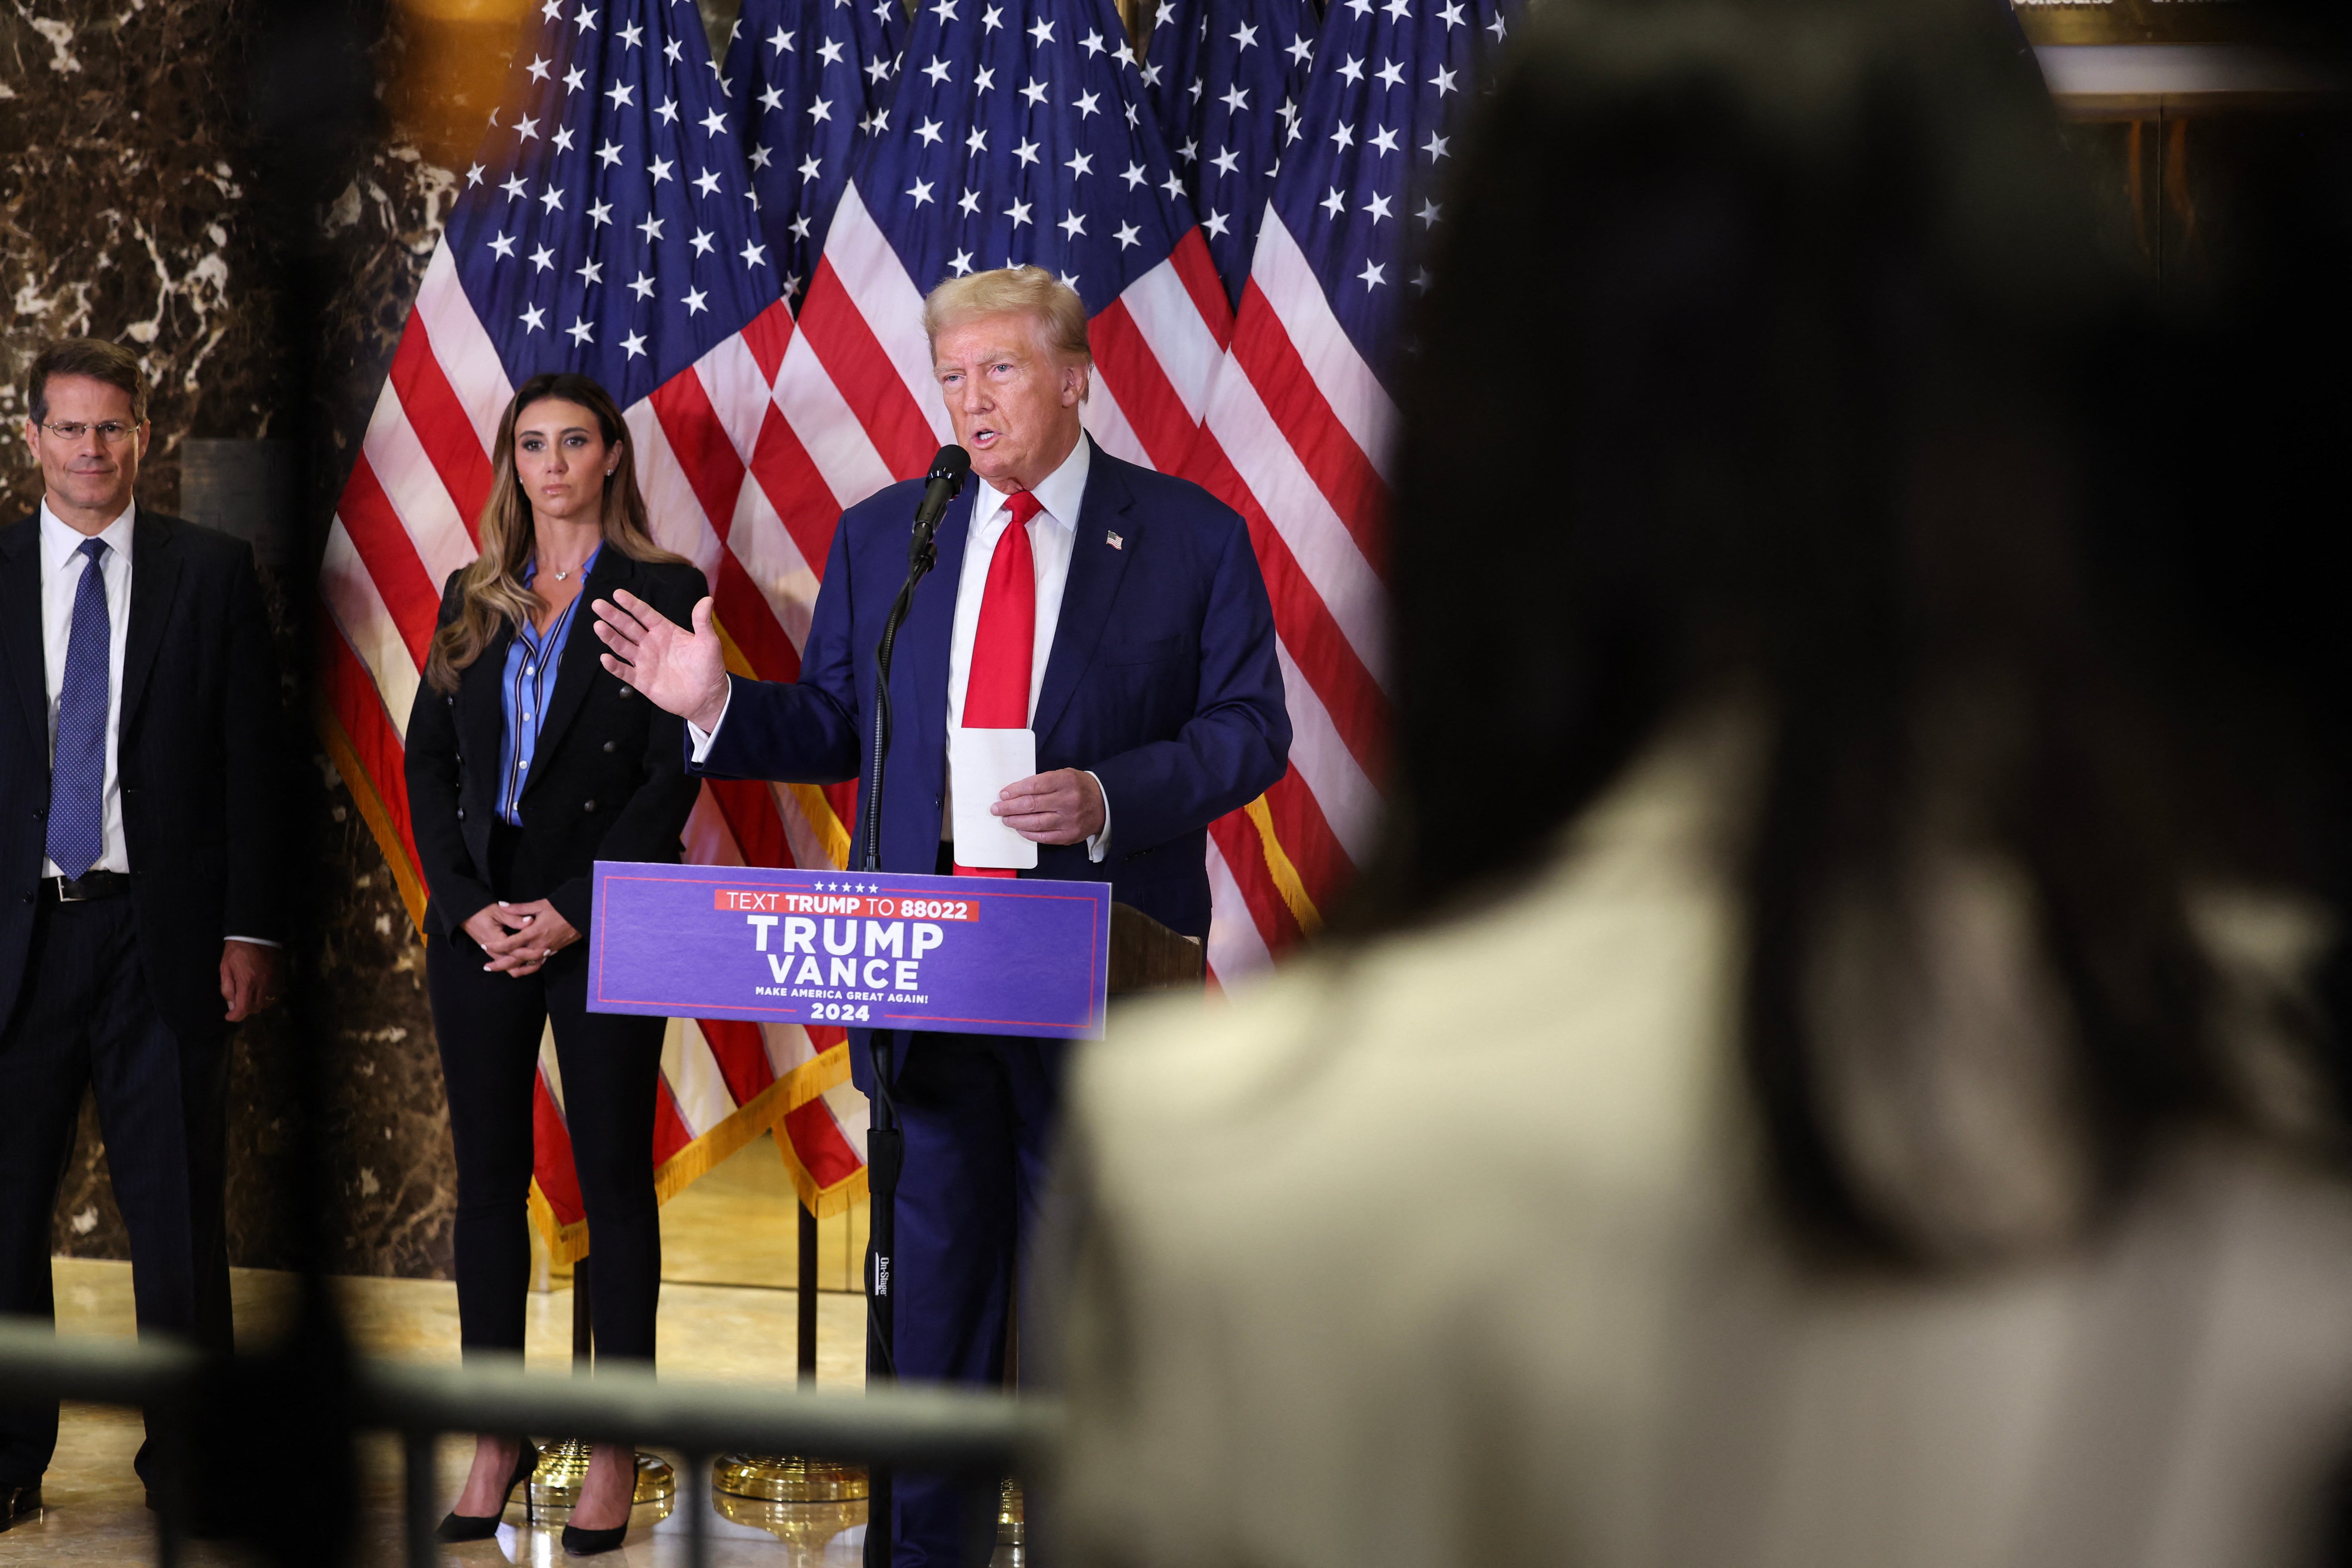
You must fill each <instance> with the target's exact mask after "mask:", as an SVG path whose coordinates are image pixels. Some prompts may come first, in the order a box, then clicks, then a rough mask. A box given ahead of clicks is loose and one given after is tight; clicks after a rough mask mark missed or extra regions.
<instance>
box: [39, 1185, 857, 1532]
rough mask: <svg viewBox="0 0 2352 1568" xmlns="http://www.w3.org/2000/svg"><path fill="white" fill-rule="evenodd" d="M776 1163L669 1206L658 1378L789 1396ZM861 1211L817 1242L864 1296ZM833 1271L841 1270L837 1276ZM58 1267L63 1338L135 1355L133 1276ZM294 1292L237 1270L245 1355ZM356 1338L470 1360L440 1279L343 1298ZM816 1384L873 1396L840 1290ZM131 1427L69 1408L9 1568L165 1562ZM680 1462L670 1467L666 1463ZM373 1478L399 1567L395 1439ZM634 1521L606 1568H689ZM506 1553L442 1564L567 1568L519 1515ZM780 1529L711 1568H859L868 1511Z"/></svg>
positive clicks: (557, 1527)
mask: <svg viewBox="0 0 2352 1568" xmlns="http://www.w3.org/2000/svg"><path fill="white" fill-rule="evenodd" d="M863 1218H864V1215H863V1211H862V1210H860V1211H856V1212H855V1213H854V1214H853V1215H848V1216H843V1217H842V1218H840V1219H836V1220H834V1221H832V1222H829V1223H828V1224H827V1225H826V1226H824V1227H823V1229H822V1230H821V1232H820V1237H819V1245H820V1248H821V1249H822V1250H821V1251H820V1284H821V1285H829V1284H831V1283H833V1281H832V1280H829V1279H825V1275H826V1274H828V1273H832V1274H835V1275H836V1277H837V1278H839V1279H841V1280H842V1282H843V1283H847V1282H849V1281H850V1280H852V1279H854V1278H855V1274H856V1266H855V1264H854V1262H852V1261H851V1259H853V1258H855V1256H856V1252H855V1250H853V1249H862V1247H863V1246H864V1242H865V1237H864V1226H863V1223H862V1222H863ZM796 1226H797V1221H796V1218H795V1215H794V1213H793V1207H792V1200H791V1188H790V1187H789V1185H787V1184H784V1183H783V1181H782V1164H781V1163H780V1162H779V1161H778V1160H777V1157H776V1153H775V1151H774V1148H773V1146H772V1145H771V1144H769V1143H767V1142H765V1141H764V1140H763V1141H762V1142H758V1143H754V1144H752V1145H751V1146H750V1147H748V1148H746V1149H745V1150H744V1151H743V1152H741V1153H740V1154H738V1155H737V1156H736V1157H735V1159H733V1160H731V1161H730V1162H729V1163H727V1164H726V1165H724V1166H722V1167H720V1168H719V1170H717V1171H714V1172H712V1173H710V1174H709V1175H708V1176H706V1177H704V1178H703V1180H702V1181H701V1182H700V1183H698V1184H696V1185H695V1186H694V1187H692V1188H689V1189H688V1191H687V1192H686V1193H684V1194H680V1196H679V1197H678V1198H677V1199H676V1200H674V1201H673V1202H672V1203H671V1204H669V1205H667V1207H666V1208H665V1209H664V1210H663V1215H662V1244H663V1252H664V1265H663V1274H664V1281H663V1286H662V1299H661V1319H660V1336H661V1337H660V1352H659V1353H660V1358H661V1367H662V1370H663V1372H664V1373H670V1374H674V1375H677V1376H679V1377H697V1378H699V1377H709V1378H725V1379H727V1380H729V1381H730V1382H733V1383H737V1384H744V1383H750V1384H762V1383H765V1384H772V1385H773V1386H775V1387H776V1388H777V1389H778V1390H779V1391H782V1390H783V1389H786V1388H789V1387H790V1386H791V1385H792V1384H793V1366H794V1343H795V1333H796V1323H797V1308H798V1297H797V1295H796V1293H795V1292H794V1291H793V1290H792V1289H788V1288H784V1286H785V1285H786V1284H787V1283H788V1282H789V1281H791V1280H792V1279H793V1278H794V1277H795V1276H794V1272H793V1251H792V1248H793V1245H794V1240H795V1237H796ZM835 1264H838V1265H839V1266H840V1268H838V1269H836V1268H835V1267H834V1265H835ZM54 1267H55V1268H56V1279H57V1293H58V1331H59V1332H60V1333H62V1334H76V1335H91V1336H100V1337H121V1338H127V1337H129V1336H130V1335H131V1333H132V1331H133V1325H132V1318H131V1266H130V1265H129V1264H127V1263H109V1262H99V1261H93V1260H86V1259H73V1258H59V1259H58V1260H57V1261H56V1263H55V1265H54ZM553 1284H554V1286H555V1289H551V1290H549V1291H546V1292H541V1293H534V1294H533V1295H532V1297H531V1298H530V1320H529V1324H530V1326H529V1342H528V1346H527V1349H526V1352H525V1360H526V1364H527V1365H529V1366H530V1368H531V1369H532V1370H534V1371H538V1370H545V1371H548V1372H551V1373H553V1372H559V1371H561V1370H562V1368H563V1367H564V1366H565V1364H566V1363H567V1362H568V1361H569V1359H570V1355H571V1343H572V1292H571V1289H570V1288H569V1280H568V1279H565V1278H563V1277H562V1276H558V1277H557V1278H556V1279H554V1280H553ZM290 1285H291V1281H290V1280H289V1279H288V1278H287V1277H285V1276H282V1275H274V1274H269V1273H266V1272H262V1271H258V1270H250V1269H240V1270H237V1271H236V1274H235V1277H234V1279H233V1286H234V1289H235V1292H236V1315H237V1334H238V1339H239V1341H240V1342H257V1341H262V1340H266V1339H267V1337H268V1335H269V1334H270V1333H271V1332H272V1331H273V1328H274V1325H276V1324H277V1323H278V1322H280V1321H283V1316H284V1313H285V1311H286V1310H287V1306H288V1302H289V1287H290ZM337 1292H338V1298H339V1300H341V1304H342V1307H343V1310H344V1312H345V1316H346V1320H347V1321H348V1323H349V1325H350V1330H351V1333H352V1339H353V1340H354V1341H355V1342H357V1343H358V1345H359V1346H360V1348H361V1349H362V1352H366V1353H369V1354H374V1355H386V1356H398V1357H404V1358H408V1359H413V1360H418V1361H426V1362H443V1363H454V1362H456V1361H457V1357H458V1344H457V1288H456V1287H455V1286H454V1285H452V1284H450V1283H448V1282H447V1281H444V1280H427V1279H343V1280H339V1281H337ZM817 1315H818V1339H817V1345H818V1366H817V1380H818V1383H819V1384H820V1385H822V1386H825V1387H856V1386H859V1385H860V1384H863V1382H864V1380H865V1352H864V1302H863V1300H862V1299H861V1298H859V1297H857V1296H855V1295H851V1294H847V1293H845V1291H840V1290H833V1289H826V1290H824V1291H822V1292H821V1293H820V1295H819V1296H818V1313H817ZM140 1430H141V1428H140V1420H139V1415H138V1414H137V1412H135V1411H127V1410H116V1409H110V1408H108V1407H104V1406H98V1405H68V1406H66V1408H65V1412H64V1418H63V1422H62V1425H61V1430H60V1433H59V1437H58V1454H57V1458H56V1459H55V1461H54V1462H53V1463H52V1464H51V1466H50V1468H49V1472H48V1476H47V1480H46V1482H45V1484H44V1487H43V1501H44V1504H45V1505H46V1506H45V1508H44V1510H43V1512H42V1514H41V1516H40V1517H39V1518H37V1519H28V1520H26V1521H24V1522H23V1523H20V1524H19V1525H17V1526H16V1528H15V1529H13V1530H10V1531H6V1532H5V1533H0V1565H10V1564H17V1563H26V1564H30V1563H60V1564H72V1565H75V1568H85V1565H86V1568H115V1565H118V1564H121V1565H129V1564H134V1563H152V1562H154V1561H155V1541H154V1531H153V1522H152V1516H151V1515H150V1514H149V1513H148V1512H147V1510H146V1509H145V1507H144V1506H143V1502H142V1489H141V1487H140V1484H139V1482H138V1480H137V1479H136V1478H135V1477H134V1476H133V1475H132V1474H131V1454H132V1453H133V1452H134V1451H135V1450H136V1449H137V1447H138V1446H139V1440H140ZM470 1453H471V1443H470V1440H468V1439H464V1438H460V1437H450V1438H446V1439H444V1440H443V1442H442V1444H441V1447H440V1451H439V1455H438V1465H439V1469H440V1472H441V1480H442V1490H443V1493H444V1494H445V1495H446V1496H447V1497H451V1498H454V1497H455V1496H456V1494H457V1488H458V1486H459V1485H460V1483H461V1482H462V1481H463V1479H464V1476H465V1468H466V1464H467V1459H468V1458H469V1457H470ZM670 1458H672V1459H673V1461H675V1459H676V1456H670ZM361 1468H362V1475H363V1477H364V1478H365V1479H364V1480H363V1482H362V1495H361V1496H360V1497H358V1498H356V1499H354V1500H353V1504H354V1508H355V1510H357V1512H358V1513H359V1515H360V1520H361V1525H360V1531H361V1538H362V1543H363V1552H362V1558H361V1561H362V1562H366V1563H385V1564H390V1563H398V1562H400V1561H402V1557H401V1537H400V1532H399V1527H398V1521H397V1513H396V1508H397V1502H398V1497H399V1491H400V1479H401V1472H400V1465H399V1457H398V1451H397V1449H396V1447H394V1444H393V1442H392V1441H391V1440H390V1439H389V1438H377V1437H371V1438H369V1439H366V1440H365V1447H363V1449H362V1467H361ZM662 1511H663V1510H659V1509H656V1508H655V1507H640V1508H639V1509H638V1510H637V1514H636V1517H635V1519H634V1520H633V1521H632V1522H631V1531H630V1539H629V1543H628V1545H627V1546H626V1547H625V1549H624V1550H623V1551H621V1552H615V1553H614V1554H613V1555H611V1556H610V1557H607V1558H605V1559H604V1561H605V1562H608V1563H613V1564H614V1565H615V1568H625V1565H629V1564H635V1565H636V1568H667V1565H669V1564H674V1563H684V1562H685V1561H686V1521H685V1519H684V1518H683V1517H682V1516H677V1515H671V1516H669V1517H657V1515H659V1514H660V1513H661V1512H662ZM507 1518H508V1521H509V1527H508V1528H506V1529H503V1530H501V1531H500V1532H499V1537H498V1538H497V1539H496V1540H495V1541H487V1542H478V1543H475V1544H471V1545H467V1546H459V1547H446V1548H444V1549H443V1561H444V1562H446V1563H452V1564H462V1563H478V1564H489V1563H499V1562H507V1563H541V1564H550V1565H552V1564H556V1563H563V1562H566V1561H568V1560H567V1559H566V1558H565V1557H564V1555H563V1551H562V1545H561V1542H560V1531H561V1527H562V1521H561V1519H556V1520H553V1521H548V1520H545V1519H544V1517H542V1520H541V1523H540V1524H537V1525H532V1524H526V1523H525V1522H524V1521H523V1510H522V1508H521V1505H520V1502H518V1503H517V1504H516V1506H514V1507H513V1508H512V1509H510V1510H509V1511H508V1515H507ZM767 1519H768V1521H769V1525H770V1528H760V1527H759V1526H758V1525H756V1524H753V1523H744V1522H738V1521H731V1520H729V1519H725V1518H714V1519H712V1520H711V1521H710V1525H711V1536H712V1542H713V1547H714V1550H713V1551H712V1552H711V1554H710V1558H709V1561H710V1563H712V1564H713V1568H739V1565H740V1568H748V1565H751V1564H760V1565H762V1568H818V1565H820V1564H845V1563H856V1562H857V1561H859V1558H860V1554H861V1551H862V1542H863V1540H864V1536H865V1518H864V1505H863V1504H851V1505H835V1506H832V1507H810V1508H803V1509H797V1510H786V1509H774V1510H768V1512H767ZM246 1560H247V1559H245V1558H244V1557H242V1556H241V1555H239V1554H237V1553H236V1552H230V1551H228V1550H226V1549H224V1548H216V1547H207V1546H205V1545H203V1544H198V1545H195V1546H194V1547H191V1548H189V1549H188V1550H187V1551H186V1552H185V1554H184V1557H183V1559H182V1561H183V1562H184V1563H194V1564H205V1565H208V1568H209V1565H211V1564H226V1563H241V1562H244V1561H246Z"/></svg>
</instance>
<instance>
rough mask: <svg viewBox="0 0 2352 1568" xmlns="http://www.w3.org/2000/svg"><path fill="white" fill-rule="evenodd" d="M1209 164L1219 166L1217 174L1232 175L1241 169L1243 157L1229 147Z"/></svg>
mask: <svg viewBox="0 0 2352 1568" xmlns="http://www.w3.org/2000/svg"><path fill="white" fill-rule="evenodd" d="M1209 162H1210V163H1214V164H1215V165H1216V166H1217V173H1218V174H1220V175H1223V174H1232V173H1233V172H1234V170H1235V169H1238V168H1239V167H1241V162H1242V155H1241V154H1240V153H1236V152H1234V150H1233V149H1232V148H1230V147H1228V148H1226V149H1225V150H1224V151H1223V152H1222V153H1218V154H1217V155H1216V156H1215V157H1213V158H1212V159H1210V160H1209Z"/></svg>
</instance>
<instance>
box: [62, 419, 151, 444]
mask: <svg viewBox="0 0 2352 1568" xmlns="http://www.w3.org/2000/svg"><path fill="white" fill-rule="evenodd" d="M41 428H42V429H44V430H47V432H48V433H49V434H50V435H52V436H55V437H57V438H58V440H60V441H79V440H80V439H81V438H82V437H84V436H86V435H88V434H89V432H91V431H92V430H95V431H97V432H98V433H99V435H100V437H104V439H105V441H106V444H107V445H108V446H110V447H120V446H121V445H122V443H123V442H125V441H128V440H129V439H131V437H133V436H134V435H137V434H138V432H139V426H136V425H125V424H124V423H122V421H121V420H120V419H110V420H108V421H107V422H106V423H105V424H103V425H90V424H86V423H84V422H83V421H81V420H79V419H76V420H70V421H68V422H67V423H65V424H62V425H44V426H41Z"/></svg>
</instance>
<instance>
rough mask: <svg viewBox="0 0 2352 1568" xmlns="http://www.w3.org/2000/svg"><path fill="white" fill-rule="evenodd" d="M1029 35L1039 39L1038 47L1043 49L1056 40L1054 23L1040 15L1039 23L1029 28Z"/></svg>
mask: <svg viewBox="0 0 2352 1568" xmlns="http://www.w3.org/2000/svg"><path fill="white" fill-rule="evenodd" d="M1029 36H1030V37H1033V38H1034V39H1036V40H1037V47H1039V48H1041V49H1042V48H1044V47H1045V46H1046V45H1047V44H1050V43H1052V42H1053V41H1054V24H1053V23H1051V22H1048V21H1047V20H1045V17H1043V16H1040V17H1038V18H1037V25H1036V26H1034V27H1032V28H1030V29H1029Z"/></svg>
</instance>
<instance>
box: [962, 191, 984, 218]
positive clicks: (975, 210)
mask: <svg viewBox="0 0 2352 1568" xmlns="http://www.w3.org/2000/svg"><path fill="white" fill-rule="evenodd" d="M956 205H958V206H960V207H961V208H962V209H963V216H966V217H978V216H980V193H979V192H978V191H966V192H965V193H964V194H963V195H960V196H958V197H957V198H956Z"/></svg>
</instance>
